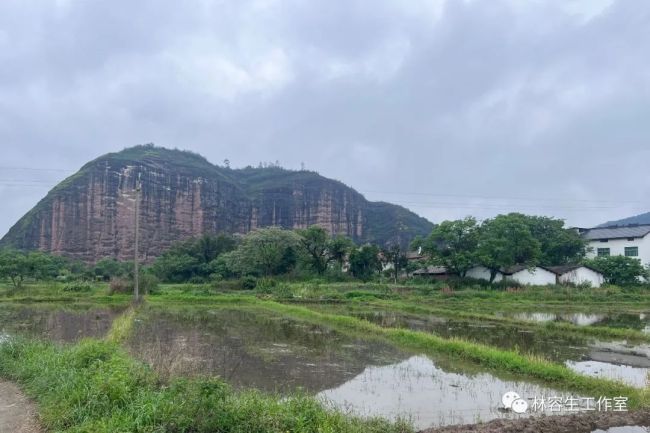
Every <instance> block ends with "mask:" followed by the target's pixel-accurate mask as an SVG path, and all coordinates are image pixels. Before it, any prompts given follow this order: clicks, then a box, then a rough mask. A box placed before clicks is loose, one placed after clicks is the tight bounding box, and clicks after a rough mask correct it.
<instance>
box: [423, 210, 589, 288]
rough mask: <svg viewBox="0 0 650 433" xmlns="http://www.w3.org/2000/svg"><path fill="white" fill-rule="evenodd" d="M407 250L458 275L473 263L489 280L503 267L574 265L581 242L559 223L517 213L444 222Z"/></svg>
mask: <svg viewBox="0 0 650 433" xmlns="http://www.w3.org/2000/svg"><path fill="white" fill-rule="evenodd" d="M413 246H414V247H419V248H422V251H423V253H425V254H426V255H428V256H429V257H430V259H431V261H432V262H433V263H434V264H436V265H440V266H445V267H446V268H447V269H448V270H449V271H451V272H453V273H455V274H457V275H459V276H461V277H464V276H465V274H466V273H467V271H468V270H469V269H470V268H471V267H473V266H475V265H482V266H485V267H486V268H487V269H489V270H490V273H491V279H492V280H493V279H494V278H495V276H496V275H497V273H498V271H499V270H500V269H503V268H508V267H511V266H514V265H525V266H530V267H533V266H537V265H541V266H553V265H564V264H570V263H578V262H580V261H581V260H582V259H583V258H584V256H585V253H586V243H585V241H584V240H583V239H582V238H581V237H580V235H579V234H578V232H577V231H575V230H572V229H570V228H566V227H565V226H564V221H562V220H559V219H555V218H549V217H542V216H529V215H523V214H520V213H510V214H507V215H498V216H496V217H494V218H491V219H487V220H485V221H483V222H482V223H480V224H479V223H478V221H477V220H476V219H475V218H473V217H467V218H465V219H462V220H456V221H444V222H442V223H440V224H439V225H437V226H436V227H435V228H434V229H433V231H432V232H431V234H430V235H429V236H428V237H427V238H426V239H416V240H415V241H414V243H413Z"/></svg>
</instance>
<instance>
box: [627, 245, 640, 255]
mask: <svg viewBox="0 0 650 433" xmlns="http://www.w3.org/2000/svg"><path fill="white" fill-rule="evenodd" d="M625 255H626V256H627V257H638V256H639V247H625Z"/></svg>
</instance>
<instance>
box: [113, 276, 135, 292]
mask: <svg viewBox="0 0 650 433" xmlns="http://www.w3.org/2000/svg"><path fill="white" fill-rule="evenodd" d="M131 292H133V283H131V282H130V281H129V280H127V279H126V278H111V281H110V282H109V283H108V294H109V295H114V294H116V293H131Z"/></svg>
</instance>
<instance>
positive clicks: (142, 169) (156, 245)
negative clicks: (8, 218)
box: [0, 146, 432, 262]
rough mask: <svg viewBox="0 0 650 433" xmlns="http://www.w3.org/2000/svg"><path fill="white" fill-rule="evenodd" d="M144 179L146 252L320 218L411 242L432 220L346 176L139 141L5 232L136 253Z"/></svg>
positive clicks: (50, 244)
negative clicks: (363, 190) (238, 162)
mask: <svg viewBox="0 0 650 433" xmlns="http://www.w3.org/2000/svg"><path fill="white" fill-rule="evenodd" d="M138 179H140V182H141V186H142V188H141V193H140V202H139V203H140V213H139V214H140V228H141V232H140V239H141V241H140V242H141V247H140V253H141V255H142V257H143V259H144V260H151V259H152V258H154V257H155V256H157V255H159V254H160V253H161V252H162V251H164V250H165V249H166V248H168V247H169V246H170V245H171V243H172V242H174V241H177V240H179V239H185V238H188V237H191V236H198V235H201V234H203V233H218V232H225V233H246V232H248V231H250V230H252V229H255V228H257V227H265V226H271V225H276V226H281V227H284V228H299V227H307V226H309V225H314V224H316V225H319V226H322V227H324V228H326V229H327V230H328V231H329V232H330V233H340V234H345V235H347V236H350V237H351V238H353V239H354V240H355V241H357V242H377V243H386V242H389V241H392V242H400V243H402V244H406V243H407V242H409V241H410V240H411V239H412V238H413V237H414V236H415V235H418V234H422V235H423V234H427V233H428V232H429V231H430V230H431V228H432V224H431V223H430V222H429V221H427V220H425V219H424V218H421V217H418V216H417V215H415V214H414V213H412V212H410V211H408V210H406V209H404V208H402V207H399V206H395V205H391V204H388V203H373V202H369V201H367V200H366V199H365V198H364V197H363V196H362V195H361V194H359V193H358V192H356V191H355V190H353V189H351V188H349V187H347V186H346V185H344V184H342V183H341V182H337V181H334V180H331V179H327V178H324V177H322V176H320V175H318V174H317V173H314V172H309V171H289V170H284V169H281V168H277V167H271V168H250V167H249V168H245V169H241V170H233V169H229V168H225V167H218V166H215V165H212V164H210V163H209V162H208V161H207V160H206V159H205V158H203V157H201V156H199V155H196V154H193V153H190V152H184V151H179V150H169V149H164V148H159V147H152V146H136V147H132V148H129V149H125V150H123V151H121V152H117V153H110V154H107V155H104V156H102V157H100V158H98V159H96V160H94V161H91V162H89V163H88V164H86V165H85V166H83V167H82V168H81V170H79V172H77V173H76V174H74V175H73V176H71V177H69V178H68V179H66V180H64V181H63V182H61V183H60V184H59V185H57V186H56V187H55V188H53V189H52V190H51V191H50V192H49V193H48V194H47V196H46V197H45V198H43V199H42V200H41V201H40V202H39V203H38V204H37V205H36V206H35V207H34V208H33V209H32V210H31V211H29V212H28V213H27V214H26V215H25V216H24V217H22V218H21V219H20V220H19V221H18V222H17V223H16V224H15V225H14V226H13V227H12V228H11V229H10V230H9V232H8V233H7V234H6V235H5V237H4V238H3V239H2V240H0V246H11V247H15V248H20V249H39V250H43V251H49V252H53V253H56V254H62V255H66V256H70V257H75V258H78V259H81V260H84V261H88V262H92V261H96V260H98V259H100V258H102V257H115V258H117V259H129V258H131V257H133V238H134V222H135V217H134V216H135V213H134V204H135V197H136V191H135V187H136V183H137V180H138Z"/></svg>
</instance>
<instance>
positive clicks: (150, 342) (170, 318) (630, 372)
mask: <svg viewBox="0 0 650 433" xmlns="http://www.w3.org/2000/svg"><path fill="white" fill-rule="evenodd" d="M122 311H123V308H110V307H105V306H101V307H90V306H85V307H84V306H75V307H71V306H63V305H24V304H23V305H3V306H2V309H1V310H0V335H4V336H5V337H3V338H8V337H7V336H11V335H27V336H35V337H40V338H44V339H50V340H53V341H57V342H74V341H78V340H79V339H81V338H83V337H99V338H101V337H102V336H104V335H105V334H106V332H107V331H108V329H109V328H110V325H111V322H112V320H113V319H114V318H115V317H117V316H118V315H119V314H120V313H121V312H122ZM339 313H341V311H339ZM354 315H356V316H357V317H361V318H364V319H367V320H369V321H371V322H373V323H377V324H380V325H382V326H391V327H404V328H409V329H416V330H420V331H425V332H433V333H436V334H438V335H441V336H443V337H457V336H458V337H463V338H467V339H471V340H475V341H480V342H484V343H487V344H491V345H494V346H497V347H504V348H518V349H526V350H527V351H528V352H530V353H538V354H547V355H549V356H550V357H552V359H554V360H560V361H562V362H567V365H570V364H571V363H574V365H570V366H571V367H572V368H574V369H576V370H578V371H581V370H584V371H585V373H586V374H593V375H595V376H599V375H600V376H602V377H614V376H615V375H618V374H621V372H622V371H623V372H624V373H623V375H622V376H621V379H624V380H626V381H628V382H630V383H632V382H633V380H632V379H631V378H633V377H634V378H635V379H634V380H635V381H637V382H638V383H639V384H640V383H642V382H643V379H644V377H645V372H646V369H647V368H650V360H649V354H650V348H648V347H642V346H628V345H626V344H625V343H620V342H607V343H605V342H598V341H587V340H584V339H581V338H576V337H553V338H550V337H548V336H545V335H535V334H534V333H533V332H531V331H526V332H522V331H519V330H517V329H515V328H513V327H508V326H501V325H498V326H495V325H489V326H487V325H480V324H476V323H470V322H467V321H455V320H451V319H444V318H440V317H434V316H412V315H403V314H398V313H390V312H382V311H366V312H362V313H358V312H357V313H355V314H354ZM124 346H125V348H126V350H127V351H129V352H130V353H131V354H132V355H133V356H134V357H136V358H138V359H140V360H142V361H144V362H146V363H148V364H149V365H151V366H152V367H153V368H154V369H155V370H156V371H157V372H158V373H159V374H160V375H161V376H162V377H163V378H169V377H174V376H184V377H187V376H219V377H221V378H223V379H224V380H225V381H227V382H228V383H230V384H231V385H232V386H233V387H234V388H237V389H250V388H252V389H258V390H262V391H264V392H271V393H278V394H280V395H288V394H291V393H295V392H306V393H309V394H312V395H316V396H317V397H318V398H319V399H321V400H322V401H323V402H324V403H325V404H326V405H330V406H331V407H334V408H338V409H342V410H344V411H347V412H350V413H351V414H356V415H362V416H382V417H385V418H389V419H397V418H406V419H409V420H410V421H412V422H413V424H414V425H415V427H416V428H419V429H424V428H429V427H434V426H444V425H455V424H470V423H475V422H479V421H480V422H486V421H489V420H493V419H517V418H521V417H522V416H524V415H515V414H513V413H512V412H505V411H503V409H500V408H501V407H502V403H501V398H502V396H503V394H504V393H506V392H509V391H515V392H517V393H518V394H520V395H521V396H522V398H523V399H525V400H527V401H529V402H530V404H532V401H533V399H535V398H539V397H542V398H550V397H562V398H565V397H567V396H568V394H567V393H562V392H559V391H557V390H554V389H552V388H548V387H545V386H543V385H540V384H538V383H533V382H529V381H525V380H521V378H516V377H512V376H509V375H505V374H504V375H502V374H498V375H497V374H495V373H493V372H487V371H484V370H482V369H480V368H477V367H476V366H474V365H466V364H463V363H460V362H458V360H450V359H447V358H446V357H444V356H440V357H436V358H434V357H431V356H426V355H424V354H422V353H417V352H413V351H404V350H402V349H399V348H397V347H395V346H394V345H392V344H390V343H388V342H386V341H384V340H381V339H378V338H377V339H373V338H367V337H366V336H363V335H350V334H346V333H341V332H338V331H336V330H334V329H332V328H329V327H327V326H322V325H316V324H311V323H306V322H302V321H297V320H293V319H290V318H287V317H284V316H280V315H276V314H274V313H270V312H268V311H261V310H249V309H246V308H236V307H232V308H230V307H229V308H206V307H187V308H185V307H184V308H177V309H176V308H175V309H170V308H167V307H147V308H143V309H141V310H140V311H139V312H138V314H137V316H136V320H135V323H134V327H133V332H132V334H131V336H130V338H129V339H128V341H127V342H126V343H125V344H124ZM608 357H609V358H608ZM614 358H615V359H614ZM619 358H620V359H619ZM619 361H620V364H616V362H619ZM629 364H636V365H637V366H636V367H633V366H631V365H629ZM612 366H615V367H612ZM616 366H618V367H616ZM624 368H625V369H627V370H625V369H624ZM539 413H541V411H540V412H539ZM536 414H538V413H536Z"/></svg>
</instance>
